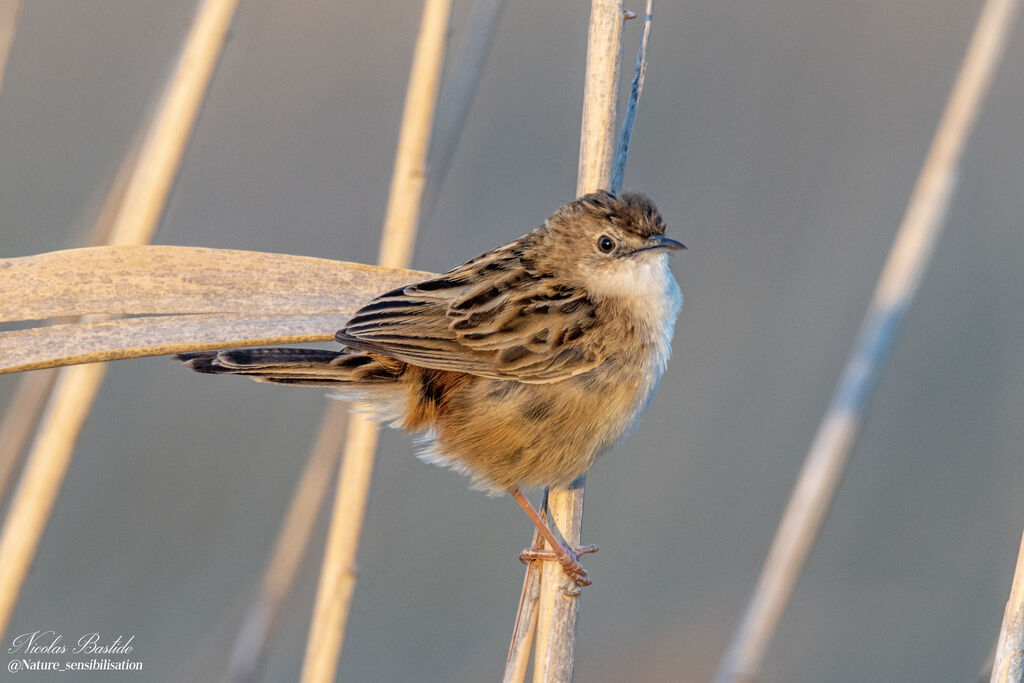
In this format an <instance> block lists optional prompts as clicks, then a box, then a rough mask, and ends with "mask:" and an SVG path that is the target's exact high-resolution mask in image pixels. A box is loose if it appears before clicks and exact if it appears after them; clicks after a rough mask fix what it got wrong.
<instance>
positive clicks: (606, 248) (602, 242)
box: [597, 235, 615, 254]
mask: <svg viewBox="0 0 1024 683" xmlns="http://www.w3.org/2000/svg"><path fill="white" fill-rule="evenodd" d="M597 248H598V249H600V250H601V251H603V252H604V253H606V254H607V253H608V252H610V251H611V250H612V249H614V248H615V240H613V239H612V238H611V237H609V236H608V235H601V236H600V237H598V238H597Z"/></svg>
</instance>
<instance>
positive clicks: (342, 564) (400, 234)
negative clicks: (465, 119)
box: [302, 0, 451, 683]
mask: <svg viewBox="0 0 1024 683" xmlns="http://www.w3.org/2000/svg"><path fill="white" fill-rule="evenodd" d="M450 15H451V0H426V2H425V3H424V6H423V19H422V22H421V24H420V33H419V37H418V38H417V41H416V50H415V54H414V55H413V64H412V73H411V74H410V76H409V87H408V91H407V92H406V98H405V110H404V113H403V115H402V128H401V132H400V133H399V138H398V150H397V152H396V154H395V168H394V174H393V176H392V179H391V190H390V194H389V197H388V207H387V214H386V215H385V218H384V230H383V234H382V236H381V244H380V255H379V259H378V260H379V263H380V265H382V266H389V267H395V268H400V267H405V266H406V265H407V264H408V263H409V261H410V259H411V257H412V249H413V244H414V242H415V237H416V227H417V223H418V220H419V211H420V204H421V200H422V195H423V185H424V178H425V176H426V156H427V148H428V146H429V144H430V131H431V127H432V126H433V120H434V109H435V107H436V105H437V91H438V87H439V85H440V80H441V69H442V66H443V65H444V49H445V43H446V41H447V37H448V21H449V17H450ZM376 448H377V425H376V424H375V423H374V422H372V421H371V420H369V419H368V418H367V417H365V416H363V415H360V414H355V415H352V416H351V418H350V421H349V427H348V441H347V443H346V446H345V454H344V456H343V460H342V465H341V471H340V473H339V476H338V490H337V497H336V498H335V502H334V511H333V513H332V516H331V526H330V531H329V532H328V538H327V547H326V549H325V551H324V560H323V566H322V568H321V571H320V584H319V587H318V589H317V597H316V604H315V606H314V608H313V619H312V623H311V624H310V629H309V639H308V640H307V642H306V657H305V661H304V663H303V668H302V681H303V683H328V681H333V680H334V676H335V671H336V669H337V666H338V656H339V655H340V653H341V645H342V643H343V642H344V639H345V628H346V626H347V623H348V613H349V608H350V606H351V601H352V592H353V590H354V589H355V581H356V570H355V561H356V551H357V550H358V548H359V533H360V530H361V529H362V524H363V517H364V514H365V510H366V499H367V496H368V492H369V488H370V478H371V475H372V473H373V461H374V453H375V451H376Z"/></svg>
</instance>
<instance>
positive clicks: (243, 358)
mask: <svg viewBox="0 0 1024 683" xmlns="http://www.w3.org/2000/svg"><path fill="white" fill-rule="evenodd" d="M174 357H175V359H177V360H180V361H181V362H182V363H184V364H185V367H187V368H189V369H192V370H195V371H196V372H204V373H211V374H228V375H246V376H248V377H251V378H252V379H254V380H256V381H257V382H274V383H276V384H297V385H302V386H314V387H330V386H350V387H361V386H369V385H380V384H388V383H392V382H395V381H396V380H397V379H398V378H399V377H400V376H401V374H402V372H403V371H404V369H405V363H402V362H401V361H396V360H393V359H391V358H387V357H384V356H378V355H376V354H369V353H365V352H363V351H355V350H353V349H342V350H341V351H325V350H322V349H232V350H230V351H196V352H191V353H179V354H177V355H175V356H174Z"/></svg>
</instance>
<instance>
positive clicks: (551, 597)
mask: <svg viewBox="0 0 1024 683" xmlns="http://www.w3.org/2000/svg"><path fill="white" fill-rule="evenodd" d="M623 16H624V12H623V2H622V0H592V3H591V9H590V32H589V38H588V42H587V67H586V83H585V86H584V93H583V119H582V126H581V135H580V157H579V175H578V180H577V183H576V193H577V195H582V194H586V193H588V192H593V191H595V190H599V189H602V188H605V189H607V188H608V187H609V184H610V182H611V169H612V153H613V151H614V144H613V142H614V139H615V115H616V106H617V104H618V86H619V67H620V64H621V59H622V22H623ZM583 487H584V477H580V478H579V479H578V480H577V481H576V482H575V483H574V484H573V485H572V486H571V487H570V488H568V489H555V490H552V491H551V492H550V494H549V497H548V506H549V509H550V510H551V517H552V519H553V520H554V522H555V525H556V526H557V527H558V529H559V531H560V532H561V534H562V537H563V538H564V539H565V541H566V543H568V544H569V545H570V546H572V547H578V546H579V545H580V533H581V527H582V522H583ZM539 600H540V602H539V605H540V609H539V615H538V618H537V636H536V638H537V651H536V655H535V657H534V663H533V680H534V683H555V682H568V681H571V680H572V676H573V667H574V665H575V656H576V622H577V618H578V616H579V591H578V590H576V585H575V583H574V582H573V581H572V580H570V579H569V578H568V577H566V576H565V574H564V573H563V572H562V568H561V567H560V566H559V565H558V564H557V563H555V562H545V563H544V566H543V569H542V571H541V591H540V598H539Z"/></svg>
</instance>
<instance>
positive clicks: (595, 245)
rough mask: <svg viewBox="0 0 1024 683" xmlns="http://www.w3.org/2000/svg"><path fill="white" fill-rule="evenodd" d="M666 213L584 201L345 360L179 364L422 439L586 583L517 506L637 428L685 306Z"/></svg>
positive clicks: (542, 554)
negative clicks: (325, 396) (285, 392)
mask: <svg viewBox="0 0 1024 683" xmlns="http://www.w3.org/2000/svg"><path fill="white" fill-rule="evenodd" d="M673 249H685V247H684V246H683V245H682V244H680V243H679V242H676V241H675V240H672V239H669V238H667V237H665V224H664V223H663V222H662V219H661V216H660V215H659V214H658V211H657V209H655V207H654V205H653V204H652V203H651V202H650V200H648V199H647V198H646V197H644V196H643V195H640V194H632V193H623V194H621V195H618V196H616V195H614V194H611V193H609V192H597V193H594V194H589V195H586V196H584V197H581V198H580V199H577V200H576V201H573V202H570V203H569V204H566V205H565V206H563V207H562V208H560V209H559V210H558V211H557V212H556V213H555V214H554V215H553V216H551V217H550V218H549V219H548V220H547V221H546V222H545V224H544V225H543V226H542V227H539V228H537V229H536V230H534V231H533V232H530V233H528V234H526V235H524V236H522V237H520V238H519V239H518V240H516V241H514V242H512V243H510V244H507V245H505V246H503V247H499V248H498V249H495V250H493V251H489V252H487V253H486V254H483V255H481V256H478V257H477V258H475V259H473V260H472V261H469V262H467V263H465V264H463V265H461V266H459V267H457V268H455V269H454V270H451V271H449V272H447V273H445V274H444V275H441V276H438V277H436V278H433V279H430V280H426V281H424V282H417V283H415V284H410V285H407V286H405V287H402V288H400V289H396V290H394V291H391V292H387V293H386V294H382V295H380V296H379V297H377V298H376V299H374V300H373V301H371V302H370V303H369V304H367V305H366V306H364V307H363V308H362V309H360V310H359V311H358V312H357V313H356V314H355V315H354V316H353V317H352V318H351V319H350V320H349V321H348V322H347V323H346V325H345V327H344V329H342V330H341V331H340V332H338V333H337V334H336V335H335V338H336V339H337V341H339V342H341V343H342V344H344V346H345V348H343V349H341V350H340V351H325V350H314V349H298V348H285V349H280V348H278V349H239V350H232V351H212V352H199V353H183V354H179V355H178V356H177V358H178V359H179V360H182V361H184V362H185V364H186V365H187V366H188V367H190V368H191V369H193V370H196V371H198V372H206V373H227V374H236V375H248V376H249V377H252V378H253V379H255V380H258V381H262V382H276V383H279V384H298V385H305V386H330V387H333V388H334V394H335V396H336V397H338V398H342V399H347V400H351V401H356V402H359V403H361V404H366V405H368V406H369V408H370V410H371V411H372V412H373V414H374V415H375V417H377V418H378V419H381V420H386V421H390V422H391V423H392V424H393V425H395V426H398V427H401V428H402V429H405V430H406V431H408V432H412V433H419V434H422V435H423V437H424V443H425V444H426V448H425V449H424V451H423V452H422V454H421V457H422V458H423V459H424V460H427V461H429V462H434V463H438V464H443V465H448V466H450V467H452V468H453V469H455V470H457V471H459V472H462V473H464V474H467V475H469V476H470V477H471V478H472V480H473V484H474V485H475V486H476V487H478V488H482V489H486V490H488V491H490V492H492V493H502V492H505V491H507V492H510V493H511V494H512V495H513V496H514V497H515V499H516V501H517V502H518V503H519V504H520V505H521V506H522V507H523V509H524V510H525V511H526V512H527V514H528V515H529V516H530V519H531V520H532V521H533V522H534V524H535V525H536V526H537V527H538V529H539V530H540V532H541V533H542V534H543V536H544V538H545V539H546V540H547V541H548V543H549V544H550V546H551V547H552V548H553V549H554V550H553V551H530V550H528V551H524V555H523V557H524V558H530V559H553V560H557V561H558V562H559V563H560V564H561V565H562V567H563V569H564V570H565V572H566V574H568V575H569V576H570V577H572V578H573V579H574V580H576V581H577V582H578V583H580V584H582V585H586V584H589V583H590V579H589V578H588V577H587V573H586V571H584V570H583V568H582V567H581V566H580V565H579V562H578V561H577V556H578V555H579V554H581V553H584V552H593V551H594V550H596V549H597V548H596V547H594V546H587V547H585V548H579V549H569V548H566V547H565V546H564V545H563V544H562V543H560V542H559V541H558V540H557V539H556V537H555V535H554V534H553V532H552V531H551V529H550V528H549V527H548V525H547V524H546V523H545V522H544V521H543V520H542V519H541V518H540V516H539V515H538V514H537V512H536V511H535V510H534V508H533V506H532V505H531V504H530V503H529V501H528V500H527V499H526V497H525V496H524V495H523V494H522V492H521V490H520V487H523V486H545V487H550V486H562V485H568V484H569V483H571V482H572V481H573V480H574V479H576V478H577V477H579V476H580V475H581V474H583V473H584V472H586V471H587V469H589V468H590V466H591V465H592V464H593V463H594V460H595V458H597V456H598V455H599V454H600V453H601V452H602V451H604V450H606V449H607V448H609V447H610V446H611V445H612V444H613V443H614V442H615V441H616V440H617V439H619V438H620V437H621V436H622V435H623V434H624V433H626V431H627V430H629V429H630V427H632V426H633V425H635V424H636V423H637V422H638V421H639V419H640V416H641V415H642V413H643V412H644V409H645V408H646V406H647V403H648V401H649V400H650V398H651V395H652V394H653V393H654V390H655V389H656V388H657V385H658V380H659V378H660V377H661V374H662V372H664V370H665V364H666V362H667V361H668V357H669V352H670V344H671V341H672V330H673V327H674V326H675V320H676V316H677V315H678V314H679V309H680V307H681V305H682V295H681V294H680V292H679V287H678V285H677V284H676V281H675V279H674V278H673V277H672V273H671V271H670V270H669V267H668V254H667V253H666V252H667V251H669V250H673Z"/></svg>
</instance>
